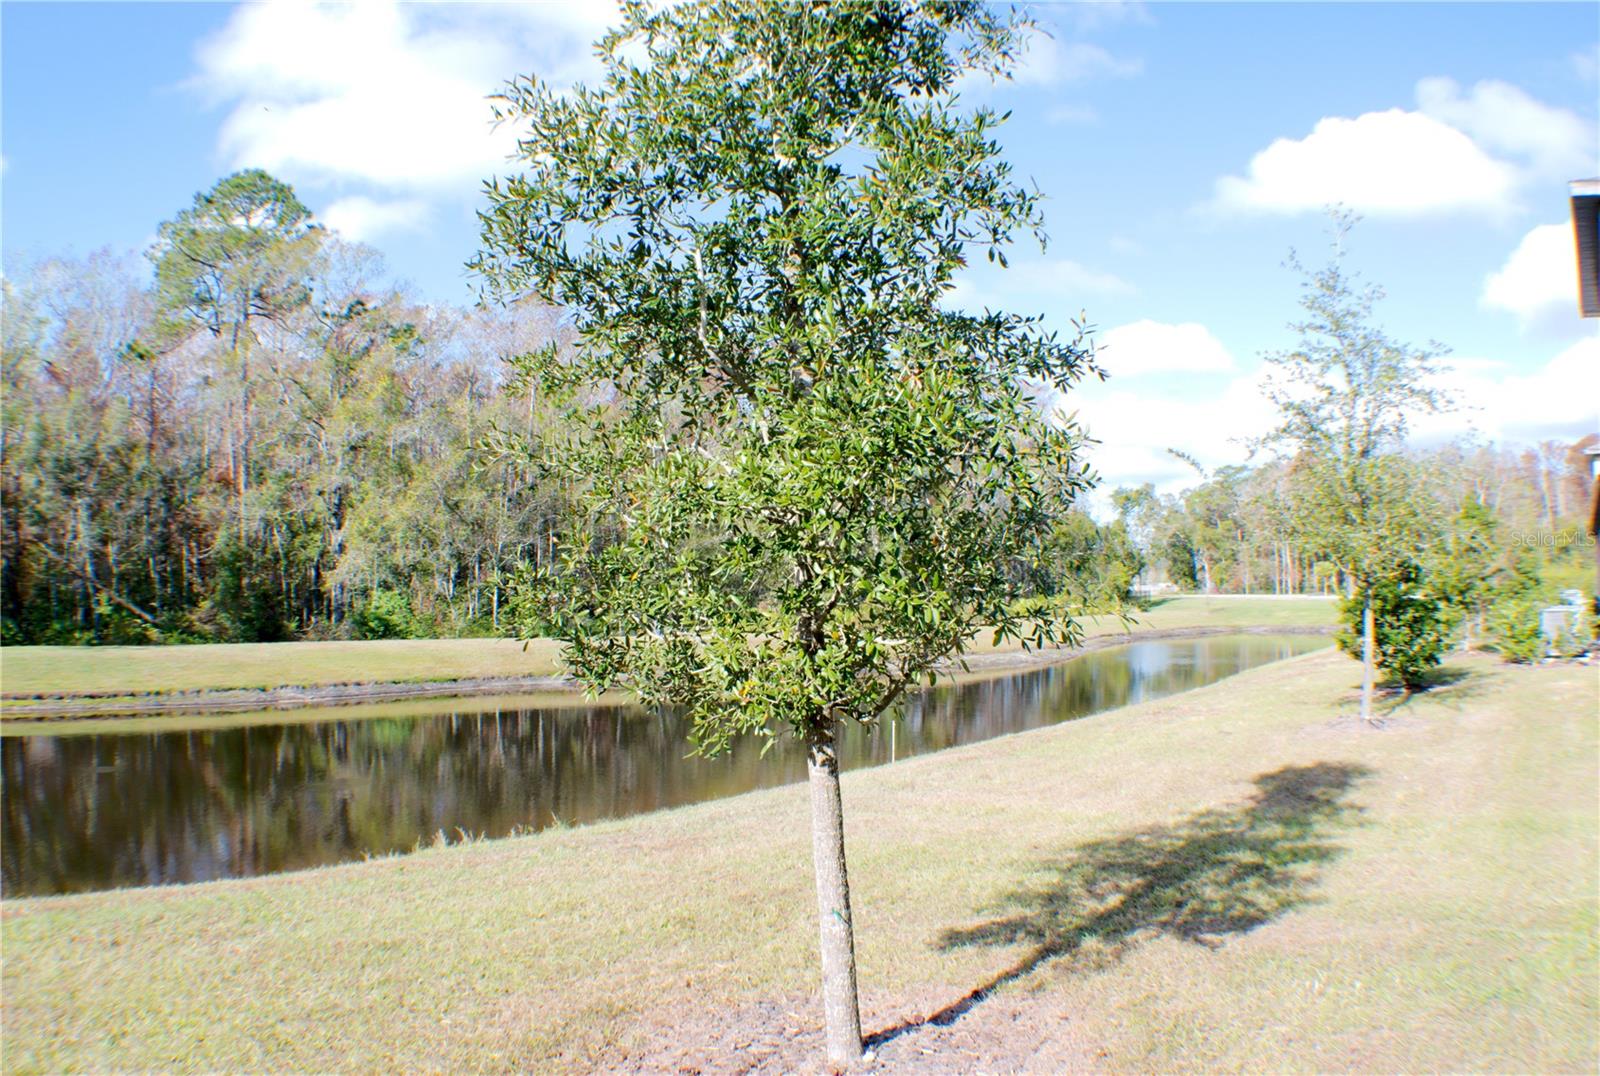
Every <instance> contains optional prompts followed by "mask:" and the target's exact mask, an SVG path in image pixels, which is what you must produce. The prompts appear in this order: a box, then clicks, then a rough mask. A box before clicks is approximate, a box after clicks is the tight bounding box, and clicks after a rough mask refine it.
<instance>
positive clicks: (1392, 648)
mask: <svg viewBox="0 0 1600 1076" xmlns="http://www.w3.org/2000/svg"><path fill="white" fill-rule="evenodd" d="M1369 608H1370V609H1371V611H1372V621H1373V626H1374V632H1373V637H1372V654H1373V661H1374V662H1376V663H1377V666H1378V668H1380V669H1382V670H1383V671H1384V672H1386V673H1388V674H1389V676H1390V677H1392V678H1393V679H1394V680H1395V681H1396V682H1398V683H1399V684H1400V686H1401V687H1403V688H1405V689H1406V690H1407V691H1417V690H1419V689H1420V688H1422V687H1424V686H1426V684H1427V682H1428V673H1429V672H1431V671H1433V669H1435V668H1437V667H1438V665H1439V659H1440V658H1441V657H1442V656H1443V655H1444V652H1445V650H1446V649H1447V648H1448V647H1449V645H1450V623H1449V618H1448V616H1447V615H1446V609H1445V604H1444V602H1443V601H1441V600H1440V598H1439V596H1438V595H1437V594H1436V593H1434V591H1433V590H1432V589H1431V588H1430V586H1429V585H1428V581H1427V579H1426V578H1425V577H1424V573H1423V569H1422V565H1420V564H1418V563H1417V562H1416V561H1415V560H1412V559H1411V558H1410V557H1402V558H1401V559H1400V560H1398V561H1396V562H1395V563H1394V564H1391V565H1388V566H1387V567H1386V568H1384V569H1383V570H1381V571H1378V572H1376V573H1374V574H1373V575H1372V576H1370V577H1369V578H1368V579H1367V580H1366V581H1365V582H1364V585H1363V586H1362V589H1360V590H1358V591H1357V592H1356V593H1355V594H1353V595H1352V596H1350V597H1349V598H1347V599H1346V600H1345V608H1344V617H1345V623H1346V624H1347V625H1349V624H1351V623H1352V622H1353V623H1357V624H1362V625H1364V624H1365V616H1366V612H1367V610H1368V609H1369ZM1338 642H1339V649H1341V650H1343V651H1344V652H1345V653H1347V654H1350V655H1351V656H1353V657H1363V656H1364V651H1365V647H1366V640H1365V639H1364V638H1363V637H1361V636H1360V635H1358V634H1356V633H1353V632H1351V631H1349V630H1346V631H1341V632H1340V633H1339V639H1338Z"/></svg>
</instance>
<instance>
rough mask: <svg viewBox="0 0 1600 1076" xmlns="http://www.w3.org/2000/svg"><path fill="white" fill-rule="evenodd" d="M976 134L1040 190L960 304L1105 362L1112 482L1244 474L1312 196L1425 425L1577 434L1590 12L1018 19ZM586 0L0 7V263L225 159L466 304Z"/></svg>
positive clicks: (1597, 17)
mask: <svg viewBox="0 0 1600 1076" xmlns="http://www.w3.org/2000/svg"><path fill="white" fill-rule="evenodd" d="M1033 10H1034V12H1035V14H1036V17H1037V18H1038V20H1039V21H1040V23H1041V24H1043V25H1044V26H1045V27H1047V28H1048V30H1049V31H1050V35H1051V36H1050V37H1049V38H1048V39H1041V40H1040V41H1039V42H1038V44H1037V45H1036V47H1035V48H1034V49H1033V50H1032V51H1031V53H1030V55H1029V56H1028V57H1026V58H1025V60H1024V63H1023V66H1022V68H1021V69H1020V70H1019V71H1018V73H1017V77H1016V79H1015V80H1014V81H1013V82H1011V83H1007V84H1003V85H999V86H987V85H973V86H971V87H969V88H968V90H967V91H966V94H965V95H966V96H967V98H968V99H969V100H972V101H974V102H976V101H986V102H989V103H993V104H995V105H996V106H998V107H1002V108H1006V109H1010V110H1011V111H1012V112H1013V119H1012V121H1011V123H1010V124H1009V126H1008V127H1007V128H1006V129H1005V131H1004V133H1003V136H1002V139H1003V141H1004V142H1005V144H1006V145H1007V148H1008V155H1009V157H1010V159H1011V160H1012V161H1013V162H1014V164H1015V166H1016V169H1017V172H1018V173H1019V174H1020V175H1021V176H1023V177H1027V178H1030V179H1032V180H1033V181H1034V182H1036V183H1037V184H1038V186H1039V187H1040V188H1041V189H1042V190H1043V191H1044V192H1045V193H1046V195H1047V197H1048V202H1047V206H1046V212H1047V218H1048V225H1049V232H1050V235H1051V240H1052V241H1051V245H1050V248H1049V250H1048V251H1047V252H1046V253H1043V254H1040V253H1039V252H1037V251H1034V250H1028V249H1019V250H1018V251H1016V252H1015V256H1014V257H1013V259H1012V268H1011V269H1010V270H1009V271H1007V272H1005V273H1000V272H991V271H988V270H987V269H984V270H983V271H974V272H972V273H971V274H969V275H968V277H967V278H965V279H964V280H963V281H962V283H961V286H960V289H959V291H958V293H957V295H956V296H955V299H956V301H959V302H969V303H974V304H978V303H986V304H989V305H997V306H998V305H1003V306H1006V307H1009V308H1015V309H1019V310H1028V311H1035V312H1042V313H1045V314H1047V315H1048V316H1049V317H1051V318H1052V319H1054V320H1056V321H1057V322H1059V323H1060V324H1063V325H1064V324H1065V323H1066V320H1067V319H1068V318H1070V317H1072V316H1074V315H1076V314H1078V313H1079V312H1080V311H1083V312H1086V313H1087V314H1088V317H1089V320H1090V321H1091V322H1092V323H1093V324H1095V325H1096V326H1098V327H1099V329H1100V330H1101V335H1100V339H1101V342H1102V344H1103V345H1104V360H1105V364H1106V366H1107V367H1108V368H1109V369H1110V371H1111V372H1112V374H1113V377H1112V378H1111V380H1110V381H1108V382H1107V383H1105V384H1103V385H1096V386H1093V387H1091V388H1088V389H1085V390H1084V391H1082V392H1080V393H1075V394H1074V395H1073V396H1072V397H1070V398H1069V399H1068V400H1066V401H1064V406H1066V407H1068V408H1071V409H1076V410H1077V412H1078V414H1079V416H1080V418H1081V419H1082V420H1083V421H1084V422H1085V423H1086V425H1087V426H1088V427H1089V429H1090V432H1091V433H1092V434H1093V435H1095V436H1096V437H1098V438H1100V439H1101V440H1102V442H1103V443H1102V444H1101V445H1099V446H1098V447H1097V448H1096V450H1095V456H1094V458H1095V461H1096V463H1097V466H1098V467H1099V469H1100V470H1101V471H1102V472H1103V473H1104V475H1105V477H1106V479H1107V483H1108V485H1115V484H1120V483H1129V482H1139V481H1146V480H1149V481H1155V482H1157V483H1158V484H1160V485H1162V487H1163V488H1167V489H1171V488H1176V487H1177V486H1179V485H1182V484H1184V483H1185V482H1187V481H1189V480H1191V479H1192V475H1191V474H1188V473H1187V472H1186V469H1185V468H1184V466H1183V465H1182V464H1181V463H1178V462H1177V461H1175V460H1173V459H1172V458H1171V457H1170V456H1168V455H1167V454H1166V452H1165V449H1166V448H1167V447H1169V446H1170V447H1181V448H1185V449H1187V450H1189V451H1191V452H1193V453H1194V454H1195V455H1197V456H1198V457H1199V458H1200V459H1201V460H1202V461H1203V462H1205V463H1206V464H1207V465H1208V466H1216V465H1219V464H1223V463H1228V462H1239V461H1241V460H1243V459H1244V450H1243V448H1242V447H1241V445H1240V444H1239V442H1238V440H1237V439H1238V438H1243V437H1248V436H1249V435H1251V434H1253V433H1256V432H1259V431H1260V429H1261V428H1262V427H1263V426H1264V424H1265V423H1266V422H1267V421H1268V420H1269V418H1270V413H1269V412H1268V411H1267V409H1266V407H1265V404H1264V403H1263V402H1262V401H1261V399H1260V397H1259V392H1258V381H1259V373H1260V355H1261V353H1262V352H1264V351H1269V350H1272V349H1277V348H1282V347H1285V346H1288V345H1289V344H1290V343H1291V342H1292V336H1291V335H1290V334H1289V333H1288V332H1287V330H1286V329H1285V328H1284V325H1285V322H1287V321H1289V320H1290V319H1291V318H1293V317H1294V315H1295V313H1296V308H1295V306H1294V298H1295V294H1296V285H1295V279H1294V277H1293V276H1292V275H1291V274H1290V273H1289V272H1287V271H1286V270H1285V269H1284V268H1283V265H1282V263H1283V260H1284V258H1285V255H1286V254H1287V252H1288V251H1289V249H1290V248H1291V247H1294V248H1298V249H1299V250H1300V251H1301V252H1302V254H1303V255H1304V256H1305V257H1306V259H1307V260H1308V261H1309V262H1312V263H1316V262H1319V261H1320V260H1321V259H1322V258H1323V256H1324V254H1325V251H1326V246H1325V236H1324V231H1325V220H1324V218H1323V216H1322V214H1321V206H1323V205H1324V204H1326V203H1327V202H1330V201H1342V202H1344V203H1346V204H1348V205H1350V206H1351V207H1353V208H1355V209H1356V210H1358V211H1360V212H1361V213H1362V214H1363V216H1364V218H1365V219H1364V221H1363V223H1362V224H1361V225H1360V226H1359V228H1358V229H1357V232H1356V234H1355V236H1354V239H1353V242H1352V245H1351V254H1350V261H1351V265H1352V267H1353V268H1355V269H1357V270H1359V271H1361V272H1362V273H1363V274H1364V275H1365V276H1366V277H1367V278H1369V279H1371V280H1374V281H1376V282H1378V283H1381V284H1382V285H1383V286H1384V287H1385V288H1386V290H1387V291H1388V293H1389V299H1388V300H1387V302H1386V303H1385V304H1383V306H1382V307H1380V314H1381V319H1382V321H1383V324H1384V326H1385V327H1386V328H1387V329H1388V330H1389V331H1390V332H1391V333H1392V335H1394V336H1396V337H1398V338H1399V339H1402V340H1405V341H1409V342H1414V343H1423V342H1426V341H1428V340H1437V341H1439V342H1441V343H1443V344H1445V345H1446V346H1448V347H1449V348H1450V349H1451V351H1452V353H1453V357H1452V363H1453V366H1452V369H1451V371H1450V373H1449V374H1448V377H1447V381H1448V384H1449V387H1450V388H1451V389H1452V390H1453V391H1454V392H1455V394H1456V395H1457V397H1458V398H1459V399H1460V400H1461V401H1462V403H1463V404H1464V405H1465V406H1464V408H1463V409H1462V410H1461V411H1460V412H1458V413H1457V414H1455V415H1452V416H1450V417H1448V418H1445V419H1436V420H1432V421H1430V422H1427V423H1423V424H1422V426H1421V432H1422V435H1423V436H1424V437H1428V438H1440V437H1445V436H1454V435H1461V434H1471V435H1474V436H1477V437H1480V438H1482V439H1485V440H1497V441H1503V442H1518V441H1529V440H1536V439H1540V438H1544V437H1559V438H1572V437H1576V436H1579V435H1581V434H1583V433H1586V432H1590V431H1592V430H1594V429H1595V428H1596V426H1597V425H1600V415H1597V407H1600V404H1597V401H1600V338H1597V335H1596V322H1594V321H1589V322H1583V321H1582V320H1581V319H1580V318H1579V317H1578V316H1577V313H1576V299H1575V297H1574V286H1573V282H1572V280H1573V268H1572V253H1571V248H1572V239H1571V229H1570V223H1569V220H1568V209H1567V202H1566V181H1568V180H1571V179H1576V178H1584V177H1589V176H1594V175H1596V174H1600V159H1597V155H1600V151H1597V137H1600V136H1597V117H1596V111H1597V108H1596V103H1597V97H1600V88H1597V83H1596V68H1597V63H1600V14H1597V9H1596V7H1595V6H1594V5H1593V4H1588V3H1578V4H1514V5H1495V4H1468V5H1452V4H1424V5H1407V4H1355V5H1342V4H1157V5H1149V6H1143V5H1137V4H1095V5H1040V6H1037V7H1035V8H1034V9H1033ZM608 16H609V12H608V11H607V9H606V8H605V7H604V6H603V5H599V4H582V3H538V4H516V5H477V4H453V5H433V4H404V5H397V4H393V3H372V4H364V5H360V6H358V7H354V8H351V7H328V6H321V5H313V4H306V3H275V4H260V5H252V6H238V7H236V6H232V5H224V4H176V3H173V4H153V5H152V4H56V3H49V4H31V3H12V2H7V3H4V4H3V5H0V50H3V54H0V78H3V85H0V154H3V157H4V172H3V174H0V236H3V247H4V256H5V264H6V265H7V266H8V267H10V268H14V267H15V266H17V265H18V264H19V263H21V262H25V261H27V260H30V259H33V258H39V257H45V256H51V255H56V254H68V253H73V254H80V255H81V254H86V253H88V252H90V251H92V250H95V249H98V248H101V247H110V248H112V249H114V250H136V249H141V248H142V247H144V246H145V245H146V244H148V242H149V241H150V239H151V237H152V236H153V234H154V232H155V229H156V226H157V224H158V223H159V222H160V221H162V220H164V219H166V218H168V217H170V216H172V215H173V214H174V213H176V212H177V211H178V210H180V209H181V208H183V207H184V206H185V205H186V204H188V202H189V201H190V199H191V198H192V197H193V195H194V193H195V192H196V191H198V190H201V189H204V188H206V187H208V186H210V185H211V184H212V183H213V182H215V180H216V179H217V178H219V177H220V176H222V175H224V174H226V173H227V172H229V171H232V170H234V169H236V168H240V167H246V166H261V167H265V168H267V169H269V170H270V171H272V172H274V173H276V174H278V175H279V176H281V177H282V178H284V179H287V180H289V181H290V182H292V183H294V184H295V186H296V188H297V190H299V192H300V194H301V196H302V198H304V200H305V201H306V202H307V203H308V204H310V205H311V206H312V207H313V209H315V210H316V211H317V212H318V213H319V215H320V216H321V217H322V218H323V219H324V221H325V222H326V223H328V224H329V225H330V226H331V227H333V228H335V229H336V230H338V231H340V232H341V233H343V234H344V235H345V236H347V237H348V238H351V239H353V240H358V241H362V242H366V243H369V244H371V245H372V246H374V247H376V248H377V249H379V250H380V251H382V252H383V254H384V255H385V256H386V258H387V260H388V262H389V265H390V266H391V268H392V270H393V271H394V272H395V274H397V275H398V276H400V277H402V278H404V279H406V280H409V281H411V282H412V283H413V284H414V286H415V288H416V289H417V291H418V292H419V293H420V294H421V295H423V296H425V297H427V298H430V299H434V300H438V301H445V302H458V303H459V302H466V301H469V300H470V299H471V298H472V294H473V293H472V290H471V282H470V278H469V277H468V276H467V274H466V273H465V271H464V270H463V269H462V268H461V266H462V264H463V263H464V262H465V261H466V260H467V258H468V257H470V256H471V254H472V253H473V251H474V250H475V247H476V242H477V235H476V227H475V222H474V218H473V211H474V209H475V208H476V207H477V204H478V200H477V199H478V196H477V190H478V184H479V181H480V180H481V179H482V178H483V177H484V176H486V175H488V174H489V173H491V172H493V171H495V170H496V169H499V168H503V167H505V166H504V154H505V152H506V143H505V135H504V134H501V135H498V136H497V135H495V134H493V133H491V132H490V131H489V129H488V126H487V123H486V118H487V105H486V103H485V102H484V100H483V98H484V96H485V95H486V94H489V93H492V92H493V91H494V90H495V89H496V88H497V87H498V86H499V85H500V84H501V83H503V82H504V81H505V79H507V78H508V77H510V76H511V75H513V74H516V73H518V72H524V71H535V72H538V73H540V74H541V75H542V76H543V77H545V78H547V79H550V80H552V81H555V82H558V83H571V82H573V81H575V80H581V79H582V78H583V77H585V75H586V74H588V73H591V72H592V71H593V70H594V68H593V61H592V59H591V57H590V56H589V52H588V42H589V41H591V40H592V39H593V38H594V37H595V36H597V34H598V33H599V31H600V30H601V29H602V28H603V26H604V25H605V23H606V22H607V20H608Z"/></svg>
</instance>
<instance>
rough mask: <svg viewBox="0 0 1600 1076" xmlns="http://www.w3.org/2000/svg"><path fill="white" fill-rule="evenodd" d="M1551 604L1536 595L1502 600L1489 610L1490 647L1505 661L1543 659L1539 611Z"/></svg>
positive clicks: (1509, 596)
mask: <svg viewBox="0 0 1600 1076" xmlns="http://www.w3.org/2000/svg"><path fill="white" fill-rule="evenodd" d="M1547 604H1548V603H1547V602H1544V601H1541V600H1539V598H1538V596H1537V595H1536V594H1514V595H1508V596H1506V597H1502V598H1501V599H1499V600H1498V601H1496V602H1495V603H1494V604H1493V605H1491V606H1490V607H1489V617H1488V625H1487V626H1488V629H1489V645H1490V646H1492V647H1494V648H1495V650H1496V651H1497V652H1498V653H1499V654H1500V656H1501V657H1502V658H1504V659H1505V660H1506V661H1511V662H1529V661H1538V660H1539V659H1540V658H1542V657H1544V637H1543V636H1542V635H1541V634H1540V633H1539V610H1541V609H1543V608H1544V607H1545V606H1546V605H1547Z"/></svg>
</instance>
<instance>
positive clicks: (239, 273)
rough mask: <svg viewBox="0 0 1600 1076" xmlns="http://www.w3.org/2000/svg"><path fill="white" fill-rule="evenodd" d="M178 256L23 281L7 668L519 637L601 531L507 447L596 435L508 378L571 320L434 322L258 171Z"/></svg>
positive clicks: (1085, 553)
mask: <svg viewBox="0 0 1600 1076" xmlns="http://www.w3.org/2000/svg"><path fill="white" fill-rule="evenodd" d="M157 236H158V238H157V241H156V243H155V244H154V246H153V247H152V248H151V250H150V251H149V252H148V253H147V254H146V255H145V256H144V258H140V257H138V256H126V255H125V256H118V255H114V254H112V253H110V252H99V253H95V254H92V255H89V256H88V257H85V258H81V259H66V258H57V259H49V260H45V261H42V262H39V263H37V264H34V265H31V266H28V267H26V268H25V269H24V270H23V271H22V272H20V273H16V274H8V276H7V277H6V278H5V280H4V281H3V282H0V288H3V294H0V303H3V314H4V337H3V351H0V360H3V361H0V377H3V381H0V391H3V396H4V399H3V404H0V407H3V414H0V418H3V421H0V629H3V633H4V643H5V644H7V645H15V644H26V643H54V644H73V643H117V644H138V643H160V642H208V641H274V640H284V639H314V638H383V637H425V636H445V637H448V636H463V635H494V634H508V633H514V631H515V626H514V622H513V619H512V618H511V616H510V615H509V611H508V605H509V603H510V602H511V600H512V598H513V594H514V592H515V590H516V581H517V580H518V579H519V578H520V577H522V576H525V575H529V574H531V573H533V572H535V571H537V570H538V569H539V568H541V567H543V566H546V565H548V564H549V563H550V562H551V559H552V557H553V556H554V554H555V551H556V550H557V549H558V548H559V546H560V543H561V541H562V538H563V536H565V535H571V534H575V533H577V532H578V531H579V530H581V529H582V527H581V526H580V523H581V522H582V521H581V520H580V519H579V518H578V517H577V515H576V514H575V509H574V506H573V505H572V504H571V503H570V500H569V499H568V498H566V497H565V496H564V495H563V494H562V493H561V492H560V490H561V487H560V486H559V485H558V484H557V483H556V482H553V481H551V480H549V478H548V476H546V475H542V474H541V473H540V472H539V471H538V469H537V467H536V466H534V465H533V464H532V463H531V462H527V461H523V462H518V461H516V460H514V459H508V458H507V457H506V456H505V454H504V453H502V452H499V451H496V450H494V445H495V444H496V443H497V442H502V443H503V441H504V439H505V437H506V436H507V435H508V434H515V435H518V436H521V437H528V436H535V435H536V436H539V437H541V438H550V437H555V438H560V437H562V436H565V435H567V434H575V433H576V432H577V431H576V430H575V429H569V428H567V427H566V426H564V425H563V423H567V422H569V421H570V419H569V418H567V417H564V416H562V415H561V414H560V413H558V410H557V409H556V408H554V407H552V406H549V404H548V402H547V401H546V400H545V399H544V398H543V397H542V396H541V394H540V393H539V392H538V390H537V387H536V385H535V384H534V382H533V381H531V380H529V379H528V378H526V377H521V376H519V375H518V374H517V371H516V370H515V368H514V366H513V365H512V364H511V362H510V361H509V360H511V359H513V358H515V357H518V356H523V355H527V354H530V353H534V352H539V351H541V350H542V349H553V350H552V353H553V354H554V355H556V356H558V358H560V359H561V360H563V361H565V360H567V359H569V358H570V356H571V354H572V350H573V346H572V345H573V339H572V336H573V329H572V325H571V321H570V318H569V316H568V315H567V314H566V313H565V312H564V311H562V310H560V309H557V308H555V307H553V306H550V305H547V304H543V303H539V302H535V301H524V302H514V303H511V304H510V305H502V304H481V305H479V306H475V307H470V308H467V307H457V306H450V305H441V304H435V303H427V302H424V301H422V300H420V299H418V298H417V297H415V296H413V295H411V294H409V293H408V292H407V291H406V290H405V289H404V288H403V287H400V286H397V285H395V284H394V283H392V282H391V281H390V280H389V279H388V276H387V273H386V270H385V267H384V266H383V264H382V261H381V259H380V258H379V256H378V255H377V254H376V252H374V251H373V250H371V249H370V248H366V247H362V246H359V245H355V244H351V243H348V242H345V241H343V240H341V239H340V238H339V237H338V236H336V235H335V234H333V233H331V232H329V231H327V230H326V229H324V228H322V227H320V226H319V225H318V224H317V222H316V221H315V219H314V218H313V216H312V214H311V213H310V211H309V210H308V209H307V208H306V207H305V205H304V204H303V203H301V202H300V200H299V199H298V197H297V196H296V195H295V192H294V191H293V189H292V188H291V187H290V186H288V185H287V184H285V183H283V182H281V181H279V180H277V179H275V178H274V177H272V176H271V175H269V174H267V173H265V172H262V171H259V170H251V171H246V172H241V173H238V174H236V175H232V176H228V177H226V178H224V179H222V180H221V181H219V182H218V183H217V184H216V185H215V186H214V187H212V188H211V189H210V190H208V191H204V192H201V193H199V194H197V195H196V196H195V199H194V202H193V204H192V205H191V206H189V207H187V208H185V209H184V210H182V211H181V212H179V213H176V214H175V215H174V216H173V217H172V218H171V219H170V220H168V221H166V222H164V223H162V224H161V225H160V227H159V230H158V233H157ZM1135 558H1136V554H1135V553H1134V552H1133V550H1132V547H1131V545H1130V544H1129V543H1128V542H1127V541H1126V540H1125V538H1124V537H1122V535H1121V532H1120V525H1116V524H1114V525H1112V527H1110V528H1103V527H1100V526H1098V525H1096V524H1095V523H1094V522H1093V521H1092V520H1090V519H1089V517H1088V516H1087V515H1082V514H1078V515H1075V516H1074V517H1073V518H1071V519H1070V520H1068V521H1066V522H1065V523H1063V526H1062V530H1061V541H1060V543H1059V545H1058V547H1057V548H1056V551H1055V557H1054V559H1053V562H1052V563H1053V565H1054V569H1053V570H1050V571H1045V572H1039V571H1037V570H1036V571H1035V576H1036V578H1034V580H1033V583H1034V585H1035V586H1036V588H1038V589H1039V590H1040V592H1041V593H1044V592H1047V591H1048V592H1050V593H1056V592H1059V591H1061V590H1062V589H1063V588H1065V587H1066V586H1068V585H1069V583H1071V584H1073V585H1076V581H1077V580H1079V579H1080V578H1091V577H1092V580H1091V582H1090V583H1089V585H1088V586H1087V591H1088V592H1089V593H1088V594H1087V595H1086V596H1085V600H1092V601H1095V602H1098V603H1099V604H1102V605H1105V604H1115V601H1116V600H1117V598H1118V596H1120V594H1121V593H1123V592H1124V591H1125V590H1126V584H1127V582H1128V581H1130V580H1131V578H1132V576H1133V574H1134V572H1135V570H1136V564H1135Z"/></svg>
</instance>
